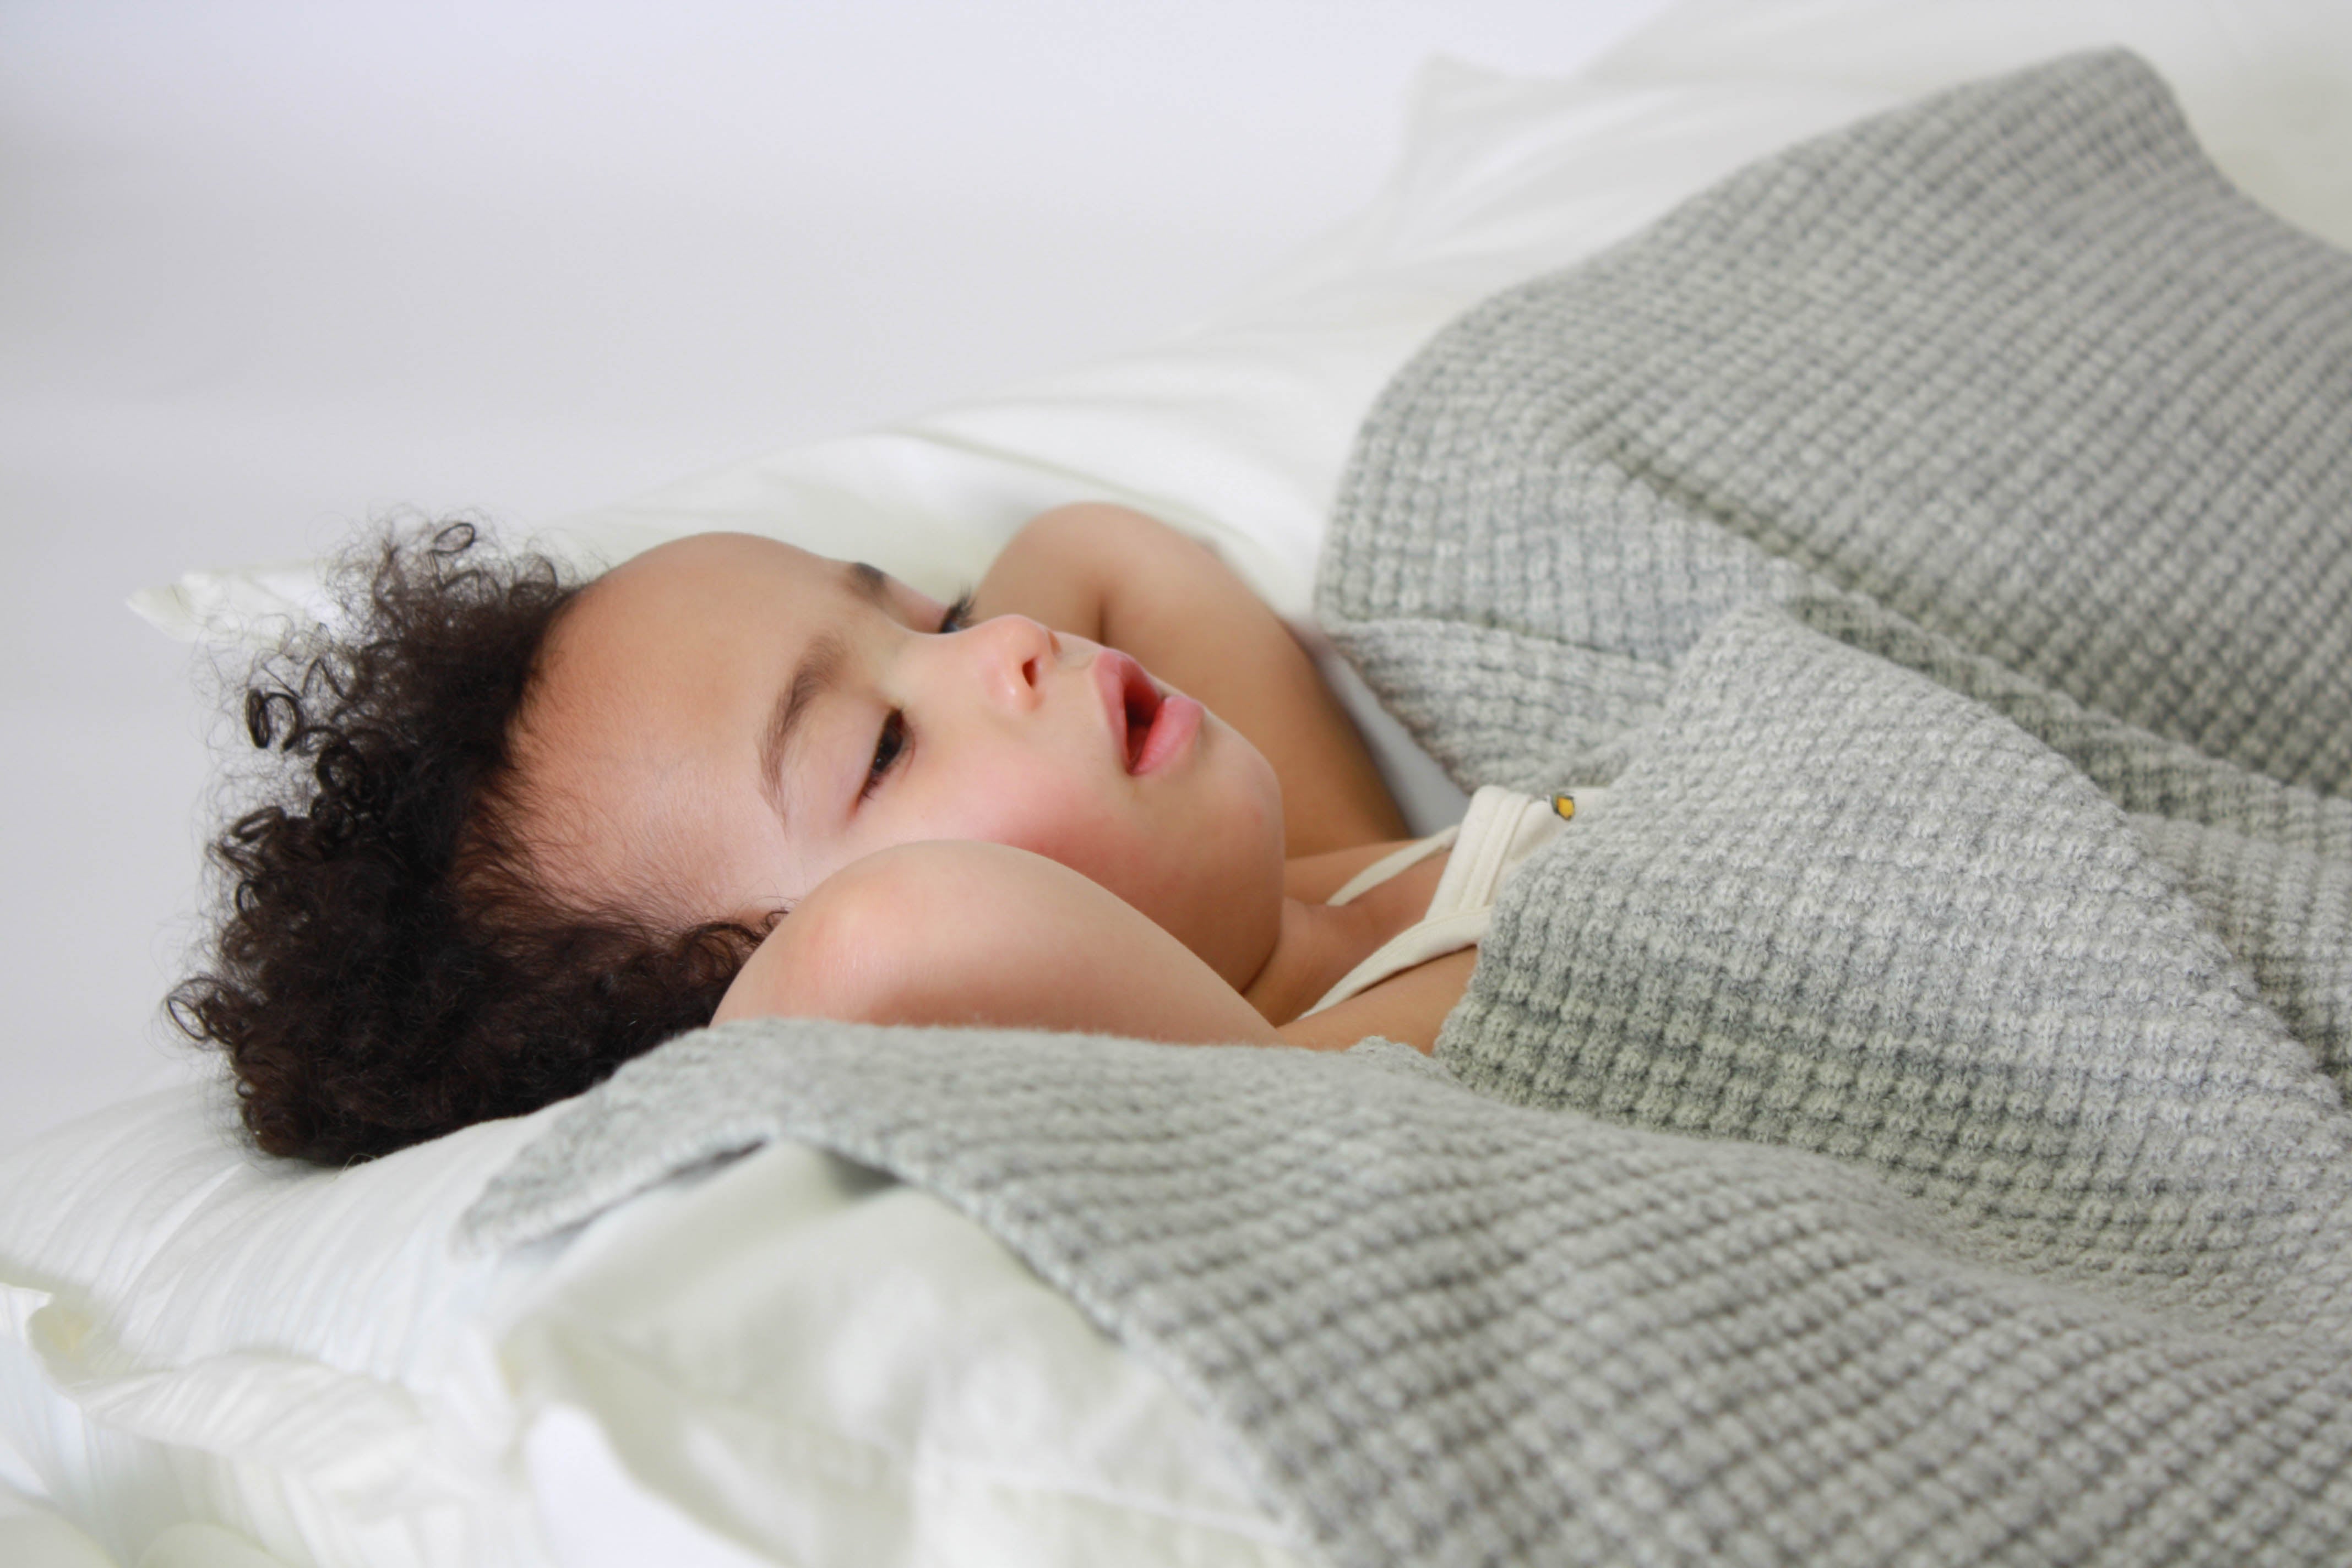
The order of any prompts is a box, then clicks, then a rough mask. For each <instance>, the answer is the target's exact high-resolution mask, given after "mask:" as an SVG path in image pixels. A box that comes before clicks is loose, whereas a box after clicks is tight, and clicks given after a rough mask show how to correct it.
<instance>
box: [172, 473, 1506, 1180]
mask: <svg viewBox="0 0 2352 1568" xmlns="http://www.w3.org/2000/svg"><path fill="white" fill-rule="evenodd" d="M360 609H361V611H362V623H363V625H362V630H361V631H360V632H358V633H356V634H353V635H351V636H347V637H344V638H343V639H342V640H341V641H337V642H330V643H323V644H320V645H316V646H313V647H310V648H308V649H305V650H300V651H299V652H298V653H297V654H295V655H294V656H292V662H291V664H290V666H289V664H287V663H283V662H281V663H280V664H279V665H278V666H277V667H275V668H271V669H268V670H265V671H264V672H262V673H261V674H260V675H259V676H257V679H256V681H255V683H254V685H253V687H252V689H250V690H249V691H248V693H247V728H248V730H249V731H250V732H251V734H252V737H253V739H254V740H255V742H257V744H262V745H275V746H277V747H278V748H280V749H281V750H283V751H287V752H292V753H293V754H295V755H296V756H298V757H301V758H304V759H307V761H308V764H309V765H308V767H307V769H306V770H305V771H304V773H303V774H302V776H301V777H299V779H296V780H294V781H293V782H292V784H290V785H289V792H288V793H287V794H286V795H284V796H282V797H281V798H280V799H279V800H278V801H277V802H276V803H274V804H270V805H264V806H263V807H261V808H259V809H257V810H256V811H253V812H250V813H248V814H247V815H246V816H244V817H242V818H240V819H239V820H238V821H237V822H236V823H235V824H234V825H232V826H231V827H230V828H229V829H228V830H227V831H226V833H224V834H223V836H222V837H221V838H220V839H219V841H218V842H217V843H216V844H215V859H216V861H218V862H219V864H220V865H221V866H222V867H223V868H225V869H226V872H227V873H228V875H229V876H230V878H231V879H233V883H234V887H233V893H232V897H231V898H230V900H228V907H227V910H226V913H225V916H224V919H223V922H222V926H221V930H220V932H219V936H218V941H217V943H216V951H215V962H214V963H213V965H212V967H211V970H210V972H209V973H205V974H203V975H200V976H198V977H197V978H195V979H194V980H192V981H190V982H188V983H187V984H185V985H184V986H183V987H182V988H181V989H180V991H179V992H178V993H177V994H176V995H175V997H174V1002H173V1008H174V1016H176V1017H177V1018H179V1020H180V1021H181V1023H182V1026H184V1028H186V1029H187V1030H188V1031H189V1032H190V1033H192V1034H194V1035H196V1036H198V1037H202V1038H206V1039H210V1040H213V1041H215V1042H217V1043H218V1044H219V1045H221V1046H222V1047H224V1048H225V1049H226V1051H227V1052H228V1054H229V1056H230V1058H231V1060H232V1062H233V1064H234V1065H235V1067H236V1070H237V1074H238V1079H239V1085H240V1092H241V1095H242V1098H243V1104H244V1110H245V1114H246V1120H247V1125H248V1127H249V1129H250V1130H251V1131H252V1132H253V1133H254V1135H255V1137H256V1138H257V1141H258V1142H260V1143H261V1144H262V1146H263V1147H264V1148H267V1149H269V1150H271V1151H273V1152H283V1153H290V1154H299V1155H302V1156H305V1157H309V1158H311V1159H316V1160H321V1161H325V1162H330V1163H334V1162H341V1161H347V1160H350V1159H353V1158H363V1157H367V1156H370V1155H373V1154H377V1153H382V1152H387V1151H389V1150H391V1149H394V1148H397V1147H400V1146H402V1145H404V1144H405V1143H409V1142H416V1141H418V1140H421V1139H423V1138H427V1137H432V1136H436V1135H437V1134H439V1133H441V1132H445V1131H450V1130H453V1129H454V1128H456V1127H457V1126H461V1125H464V1124H466V1123H467V1122H469V1121H478V1120H482V1119H485V1118H487V1117H491V1116H500V1115H510V1114H516V1113H519V1112H521V1111H526V1110H531V1109H535V1108H536V1107H537V1106H539V1105H541V1104H544V1103H547V1102H549V1101H550V1100H554V1099H558V1098H562V1097H563V1096H565V1095H568V1094H572V1093H576V1092H578V1091H579V1090H580V1089H584V1088H586V1087H587V1086H588V1085H589V1084H591V1083H593V1082H594V1081H596V1080H597V1079H601V1078H602V1077H604V1075H605V1074H607V1073H609V1072H610V1071H611V1070H612V1069H613V1068H614V1067H616V1066H617V1065H618V1064H619V1063H620V1062H621V1061H622V1060H625V1059H626V1058H628V1057H630V1056H634V1055H636V1054H638V1053H640V1052H642V1051H644V1050H646V1049H649V1048H651V1047H653V1046H654V1045H656V1044H658V1043H659V1042H660V1041H661V1040H662V1039H665V1038H667V1037H669V1036H671V1035H675V1034H677V1033H680V1032H682V1031H684V1030H686V1029H688V1028H692V1027H695V1026H699V1025H701V1024H703V1023H706V1022H709V1021H711V1020H712V1019H713V1017H714V1016H715V1017H716V1018H718V1019H721V1020H723V1019H729V1018H738V1017H745V1016H757V1015H761V1014H793V1015H805V1016H824V1017H835V1018H843V1019H851V1020H861V1021H867V1022H874V1023H886V1024H942V1025H945V1024H955V1025H969V1024H979V1025H992V1026H1019V1027H1044V1028H1054V1029H1070V1030H1092V1031H1101V1032H1106V1033H1115V1034H1120V1035H1129V1036H1137V1037H1145V1038H1151V1039H1160V1040H1168V1041H1177V1042H1258V1043H1265V1044H1276V1043H1288V1044H1291V1045H1297V1046H1306V1047H1318V1048H1339V1047H1346V1046H1348V1045H1349V1044H1352V1043H1353V1042H1355V1041H1356V1040H1358V1039H1360V1038H1362V1037H1364V1036H1366V1035H1370V1034H1382V1035H1387V1036H1389V1037H1392V1038H1397V1039H1402V1040H1406V1041H1409V1042H1412V1043H1414V1044H1416V1045H1419V1046H1420V1047H1423V1049H1427V1048H1429V1047H1430V1046H1431V1044H1432V1043H1433V1041H1434V1039H1435V1037H1436V1034H1437V1030H1438V1026H1439V1025H1440V1023H1441V1022H1442V1021H1443V1019H1444V1016H1445V1015H1446V1013H1447V1012H1448V1011H1449V1010H1451V1008H1452V1007H1453V1005H1454V1003H1455V1002H1456V1001H1458V1000H1459V998H1460V996H1461V994H1462V992H1463V989H1464V986H1465V984H1466V983H1467V980H1468V977H1469V973H1470V969H1471V966H1472V964H1473V963H1474V962H1475V951H1474V950H1471V949H1466V948H1465V949H1461V950H1457V951H1454V952H1448V953H1445V954H1444V955H1443V956H1439V957H1435V958H1433V959H1429V960H1427V961H1425V962H1418V963H1410V964H1409V965H1408V966H1406V967H1405V968H1403V969H1402V972H1401V973H1395V974H1394V975H1392V976H1391V977H1388V978H1384V979H1381V980H1379V981H1378V982H1377V983H1375V984H1370V985H1369V986H1368V987H1367V988H1365V989H1362V990H1360V991H1359V992H1357V993H1356V994H1353V995H1350V996H1348V997H1347V998H1346V999H1344V1000H1341V1001H1339V1002H1337V1003H1335V1004H1332V1005H1328V1006H1324V1007H1321V1008H1319V1009H1318V1008H1317V1007H1316V1004H1317V1002H1318V998H1321V997H1324V996H1325V994H1327V993H1328V992H1329V991H1330V990H1331V988H1332V987H1333V985H1334V984H1335V983H1336V982H1339V981H1340V980H1341V979H1342V978H1343V977H1345V976H1348V975H1349V972H1350V971H1351V970H1352V969H1354V968H1355V967H1356V966H1357V965H1358V964H1359V963H1360V961H1362V960H1364V959H1365V958H1366V956H1367V955H1368V954H1370V953H1371V952H1374V950H1375V949H1378V948H1380V947H1381V944H1382V943H1383V942H1387V941H1388V940H1389V939H1390V938H1391V936H1393V935H1395V934H1396V933H1397V932H1399V931H1402V930H1404V929H1405V928H1407V927H1410V926H1412V925H1413V924H1414V922H1415V921H1419V920H1420V919H1421V918H1422V916H1423V912H1424V911H1425V910H1427V909H1428V907H1429V904H1430V897H1431V893H1432V890H1433V889H1434V888H1435V887H1436V886H1437V884H1438V880H1439V879H1440V877H1441V875H1442V873H1443V870H1444V864H1445V858H1444V854H1443V852H1442V851H1439V852H1433V853H1426V854H1423V855H1421V856H1418V857H1414V856H1400V857H1396V858H1398V859H1401V860H1407V861H1410V864H1406V865H1405V866H1404V868H1403V869H1402V871H1400V872H1398V873H1396V874H1394V875H1392V876H1388V877H1387V878H1386V879H1383V880H1379V881H1378V883H1377V885H1374V886H1370V887H1369V888H1368V889H1365V890H1364V891H1363V892H1362V894H1361V896H1360V897H1351V898H1349V900H1346V901H1340V902H1335V901H1332V900H1333V897H1334V895H1335V893H1338V892H1339V891H1340V890H1341V889H1343V885H1345V884H1348V883H1349V881H1350V880H1351V879H1358V874H1359V873H1360V872H1363V871H1364V870H1365V868H1367V867H1370V866H1372V865H1373V863H1374V862H1377V861H1381V860H1382V858H1383V857H1387V856H1390V855H1391V851H1392V850H1394V849H1395V848H1396V846H1395V843H1394V841H1395V840H1398V839H1400V838H1402V837H1403V833H1404V826H1403V819H1402V816H1401V814H1400V813H1399V811H1398V809H1397V806H1396V803H1395V802H1394V800H1393V799H1392V798H1391V795H1390V794H1389V792H1388V790H1387V788H1386V786H1385V785H1384V784H1383V783H1382V781H1381V776H1380V774H1379V773H1378V771H1377V769H1376V768H1375V767H1374V766H1373V764H1372V762H1371V760H1370V755H1369V753H1368V752H1367V751H1366V749H1365V747H1364V745H1363V742H1362V741H1361V740H1360V737H1359V736H1358V735H1357V733H1356V731H1355V730H1354V727H1353V726H1352V725H1351V724H1350V722H1349V720H1348V718H1347V716H1346V714H1345V712H1344V711H1343V710H1342V709H1341V708H1340V706H1339V703H1338V701H1337V700H1335V699H1334V698H1333V696H1332V695H1331V693H1330V691H1329V690H1328V689H1327V688H1326V687H1325V685H1324V684H1323V682H1322V680H1321V679H1320V677H1319V676H1318V673H1317V671H1316V669H1315V667H1314V664H1313V662H1312V660H1311V659H1310V658H1308V657H1307V654H1306V653H1305V651H1304V650H1303V649H1302V648H1301V647H1299V646H1298V644H1297V642H1296V641H1295V640H1294V639H1293V638H1292V637H1291V636H1290V635H1289V633H1288V631H1287V629H1286V627H1285V626H1283V625H1282V623H1281V621H1280V620H1279V619H1278V618H1277V617H1276V616H1275V615H1274V614H1273V612H1272V611H1271V610H1270V609H1268V608H1267V607H1266V606H1265V605H1264V604H1263V603H1262V602H1260V601H1259V600H1258V599H1257V598H1256V597H1255V595H1253V594H1252V593H1251V592H1250V591H1249V589H1248V588H1247V587H1246V585H1244V584H1243V583H1242V582H1241V580H1240V579H1239V578H1238V577H1236V576H1235V575H1234V574H1233V573H1232V572H1231V571H1230V570H1229V569H1228V568H1227V567H1225V566H1224V565H1223V563H1222V562H1220V561H1219V560H1218V559H1217V558H1216V557H1215V556H1214V555H1213V553H1212V552H1209V551H1208V550H1207V549H1205V548H1203V547H1202V545H1200V544H1199V543H1197V542H1194V541H1192V540H1191V539H1189V538H1187V537H1185V536H1184V535H1182V534H1181V533H1178V532H1177V531H1174V530H1171V529H1170V528H1168V527H1166V526H1164V525H1162V524H1160V523H1158V522H1156V521H1152V520H1151V519H1150V518H1147V517H1144V516H1142V515H1140V514H1139V513H1136V512H1133V511H1130V510H1125V509H1122V508H1118V507H1111V506H1105V505H1081V506H1073V507H1066V508H1063V509H1060V510H1055V511H1052V512H1048V513H1046V514H1045V515H1043V516H1041V517H1038V518H1036V519H1035V520H1034V521H1031V522H1030V523H1028V524H1027V525H1026V526H1025V527H1024V528H1023V529H1022V530H1021V531H1020V532H1019V533H1018V534H1016V535H1015V536H1014V537H1013V540H1012V541H1011V542H1010V543H1008V544H1007V546H1006V547H1005V549H1004V550H1003V552H1002V553H1001V554H1000V555H999V557H998V558H997V560H996V561H995V563H993V564H992V566H991V568H990V570H989V572H988V574H987V575H986V576H985V577H984V578H983V579H982V582H981V583H980V584H979V585H978V587H977V588H976V589H974V590H973V591H972V592H971V593H970V594H968V595H964V596H963V597H962V598H961V599H960V600H958V602H957V603H955V604H953V605H942V604H940V603H939V602H938V601H936V600H934V599H932V598H930V597H929V596H927V595H924V594H922V593H919V592H918V591H917V590H916V589H914V588H912V587H911V586H909V585H908V584H904V583H901V582H898V581H897V580H896V579H893V578H891V577H889V576H887V575H886V574H883V573H881V572H879V571H877V569H875V568H873V567H871V566H867V565H865V564H862V563H844V562H836V561H831V560H827V559H824V558H823V557H819V556H815V555H812V554H810V553H808V552H804V551H802V550H798V549H795V548H793V546H791V545H787V544H783V543H780V542H775V541H772V540H768V539H762V538H757V537H753V536H750V535H742V534H704V535H697V536H694V537H691V538H687V539H681V540H678V541H676V542H672V543H669V544H666V545H663V546H661V547H659V548H656V549H654V550H651V551H648V552H646V553H644V554H643V555H640V556H638V557H635V559H633V560H630V561H628V562H626V563H624V564H622V565H620V566H619V567H616V568H614V570H613V571H611V572H609V573H607V574H604V575H603V576H601V577H599V578H596V579H594V580H593V581H592V582H590V583H587V584H584V585H583V584H568V583H566V582H564V581H562V578H561V576H560V574H558V573H557V572H556V571H555V569H554V568H553V567H552V566H551V565H549V564H548V563H545V562H543V561H540V560H538V559H536V558H533V557H522V558H520V559H512V560H509V559H507V558H504V557H501V556H499V555H497V554H496V552H488V551H486V550H485V548H484V547H483V546H482V545H481V544H479V543H478V542H477V541H476V539H475V538H474V535H473V532H472V531H471V530H470V529H468V528H466V527H463V526H459V527H457V528H453V529H448V530H445V531H442V532H441V533H439V534H437V535H435V536H432V537H431V538H429V539H424V540H409V541H397V540H396V541H394V542H390V543H388V544H387V545H386V546H385V549H384V553H383V558H382V559H381V561H380V562H379V563H377V565H376V567H375V570H374V572H373V577H372V579H371V581H370V583H369V584H368V587H367V595H366V602H365V604H364V605H362V606H360ZM1349 891H1350V892H1351V893H1352V891H1353V889H1349Z"/></svg>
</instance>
